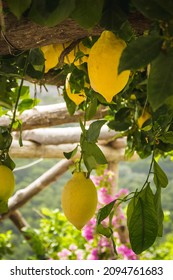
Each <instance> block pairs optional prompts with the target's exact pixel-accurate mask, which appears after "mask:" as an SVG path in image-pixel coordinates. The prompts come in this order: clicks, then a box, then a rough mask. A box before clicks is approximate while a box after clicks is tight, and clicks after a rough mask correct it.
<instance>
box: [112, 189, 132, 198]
mask: <svg viewBox="0 0 173 280" xmlns="http://www.w3.org/2000/svg"><path fill="white" fill-rule="evenodd" d="M128 193H129V190H128V189H120V190H119V192H118V193H117V194H116V195H115V198H120V197H121V198H122V197H124V196H126V195H128Z"/></svg>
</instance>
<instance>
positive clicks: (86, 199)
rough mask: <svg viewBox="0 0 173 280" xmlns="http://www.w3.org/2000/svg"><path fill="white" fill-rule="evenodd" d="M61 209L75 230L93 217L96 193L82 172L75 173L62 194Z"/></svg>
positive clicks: (92, 184) (90, 181)
mask: <svg viewBox="0 0 173 280" xmlns="http://www.w3.org/2000/svg"><path fill="white" fill-rule="evenodd" d="M61 202H62V209H63V211H64V214H65V216H66V217H67V219H68V220H69V222H71V223H72V224H73V225H74V226H75V227H76V228H77V229H79V230H80V229H82V228H83V226H84V225H85V224H86V223H87V222H88V221H89V220H90V219H91V218H92V217H93V215H94V214H95V211H96V207H97V191H96V188H95V185H94V183H93V182H92V180H91V179H90V178H86V176H85V173H84V172H75V173H74V174H73V176H72V178H71V179H70V180H69V181H68V182H67V183H66V185H65V187H64V189H63V192H62V198H61Z"/></svg>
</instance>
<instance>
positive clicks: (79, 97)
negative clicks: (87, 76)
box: [65, 73, 87, 105]
mask: <svg viewBox="0 0 173 280" xmlns="http://www.w3.org/2000/svg"><path fill="white" fill-rule="evenodd" d="M70 76H71V73H69V74H68V75H67V78H66V83H65V89H66V93H67V95H68V97H69V98H70V99H71V100H72V101H73V102H74V103H75V104H76V105H79V104H81V103H82V102H83V101H84V100H85V99H86V95H85V91H84V90H81V92H79V93H72V92H71V88H70V83H69V80H70ZM86 86H87V85H86Z"/></svg>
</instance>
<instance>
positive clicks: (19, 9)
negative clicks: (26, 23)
mask: <svg viewBox="0 0 173 280" xmlns="http://www.w3.org/2000/svg"><path fill="white" fill-rule="evenodd" d="M7 3H8V7H9V8H10V11H11V12H12V13H13V14H14V15H15V16H16V17H17V18H18V19H20V18H21V16H22V14H23V13H24V12H25V11H26V10H27V9H28V8H29V7H30V4H31V0H25V1H23V0H15V1H14V0H7Z"/></svg>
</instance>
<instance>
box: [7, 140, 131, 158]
mask: <svg viewBox="0 0 173 280" xmlns="http://www.w3.org/2000/svg"><path fill="white" fill-rule="evenodd" d="M77 145H78V143H72V144H70V143H69V144H59V145H43V144H38V143H34V142H32V141H25V140H24V141H23V146H22V147H20V146H19V143H18V141H17V140H14V141H13V143H12V146H11V148H10V156H11V157H12V158H57V159H60V158H64V152H71V151H72V150H74V148H75V147H76V146H77ZM99 147H100V149H101V150H102V152H103V153H104V155H105V157H106V159H107V161H108V162H109V161H113V162H114V161H115V162H119V161H123V160H125V157H124V148H120V149H115V148H112V147H111V146H110V145H99ZM79 157H80V149H79V151H78V153H77V154H76V155H75V157H74V159H76V158H79Z"/></svg>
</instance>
